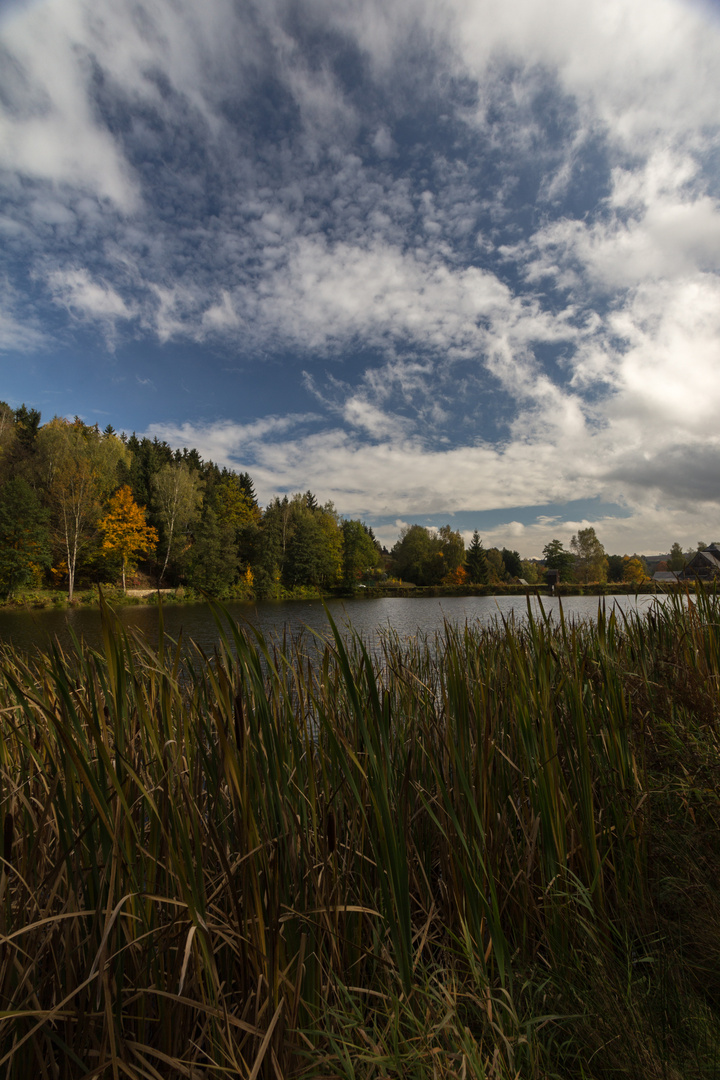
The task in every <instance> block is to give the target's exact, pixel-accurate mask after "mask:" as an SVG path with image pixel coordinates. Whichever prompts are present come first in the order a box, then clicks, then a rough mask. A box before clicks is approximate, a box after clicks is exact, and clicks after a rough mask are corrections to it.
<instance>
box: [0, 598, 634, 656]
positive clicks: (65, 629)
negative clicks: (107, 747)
mask: <svg viewBox="0 0 720 1080" xmlns="http://www.w3.org/2000/svg"><path fill="white" fill-rule="evenodd" d="M655 599H656V598H655V597H652V596H637V597H635V596H606V597H600V598H599V597H596V596H569V597H564V598H563V600H562V608H563V611H564V613H565V617H566V618H568V619H594V618H596V617H597V611H598V603H604V604H605V607H606V610H607V611H608V612H609V611H610V609H611V608H612V607H613V606H614V605H615V606H616V607H617V609H619V610H620V611H636V610H640V611H643V610H647V609H648V608H649V606H650V605H651V604H652V603H653V602H654V600H655ZM531 603H532V605H533V608H534V609H535V610H536V611H538V612H539V605H538V601H537V600H536V599H535V598H533V599H532V600H531ZM542 604H543V607H544V609H545V611H546V612H551V613H552V614H553V615H554V616H555V617H557V616H558V614H559V607H560V601H559V600H558V599H555V598H552V597H543V600H542ZM224 606H225V608H226V610H227V611H228V612H229V613H230V614H231V615H232V617H233V618H234V619H236V620H237V621H238V622H239V623H241V624H245V625H247V624H249V625H251V626H253V627H256V628H257V629H258V630H260V631H261V632H262V633H263V634H265V635H266V636H270V637H272V636H274V635H281V634H282V633H283V631H284V630H285V629H288V630H290V631H291V632H293V633H295V632H297V631H298V630H300V629H301V628H307V629H309V630H311V631H314V632H315V633H319V634H322V635H327V634H328V633H329V624H328V620H327V615H326V611H325V608H324V607H323V605H322V603H321V601H319V600H295V601H271V600H266V601H263V602H260V603H239V602H230V603H227V604H226V605H224ZM327 609H328V610H329V611H330V613H331V615H332V617H333V619H334V620H335V622H336V623H337V624H338V625H339V626H341V627H347V626H348V625H352V627H353V628H354V629H355V630H356V631H358V633H360V634H361V635H362V637H363V639H364V640H365V641H366V642H367V643H368V644H369V645H372V644H373V643H374V642H375V641H376V640H377V638H378V635H379V634H380V633H381V631H382V630H383V629H387V628H388V627H390V628H391V629H392V630H394V631H396V632H397V633H398V634H399V635H400V636H412V635H415V634H417V633H418V632H422V633H427V634H433V633H434V632H435V631H436V630H442V627H443V624H444V622H445V621H446V620H447V621H448V622H450V623H454V624H456V625H460V626H464V625H465V623H466V622H469V623H474V622H480V623H482V624H488V623H491V622H492V621H493V620H495V619H498V618H509V617H511V616H513V615H514V617H515V618H516V619H520V620H522V619H524V618H526V616H527V601H526V599H525V597H523V596H443V597H429V596H428V597H417V598H404V597H399V598H398V597H386V598H381V599H367V600H365V599H360V600H352V599H346V600H330V601H329V602H328V604H327ZM118 615H119V618H120V621H121V623H122V624H123V626H125V627H127V628H128V629H133V630H138V631H141V632H142V633H143V634H145V635H146V636H147V637H148V639H149V640H150V641H152V642H155V641H157V634H158V609H157V607H154V606H150V605H142V606H138V607H120V608H118ZM164 615H165V632H166V633H167V634H168V635H169V636H170V637H172V638H177V637H178V636H179V635H180V633H182V636H183V639H184V640H185V641H191V640H192V641H195V642H196V643H197V644H198V645H200V646H201V647H202V648H203V649H204V650H206V651H210V652H211V651H212V649H213V647H214V645H215V643H216V642H217V640H218V631H217V626H216V623H215V620H214V618H213V614H212V612H211V610H210V608H209V606H208V605H207V604H177V605H173V606H168V607H166V608H165V609H164ZM72 632H74V633H75V634H76V635H77V637H78V638H83V639H84V640H85V641H86V642H87V643H88V644H90V645H91V646H96V647H97V646H99V645H100V641H101V637H100V614H99V611H98V609H97V608H86V609H82V608H72V609H68V610H65V611H58V610H54V609H51V608H39V609H31V610H27V609H25V610H13V609H7V608H6V609H3V610H0V641H6V642H9V643H11V644H12V645H14V646H15V647H16V648H19V649H22V650H32V649H33V648H34V647H35V646H40V647H44V646H46V645H47V644H48V643H49V642H50V641H51V640H52V639H53V638H55V637H57V639H58V640H59V642H60V644H61V645H63V646H68V645H70V643H71V640H72Z"/></svg>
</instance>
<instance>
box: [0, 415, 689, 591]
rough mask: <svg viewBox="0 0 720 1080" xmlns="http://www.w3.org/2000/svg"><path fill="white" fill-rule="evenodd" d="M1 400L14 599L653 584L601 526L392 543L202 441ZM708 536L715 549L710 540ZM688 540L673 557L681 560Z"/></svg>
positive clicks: (8, 567) (671, 565)
mask: <svg viewBox="0 0 720 1080" xmlns="http://www.w3.org/2000/svg"><path fill="white" fill-rule="evenodd" d="M40 421H41V416H40V413H39V412H38V411H37V410H35V409H28V408H26V406H24V405H23V406H22V407H21V408H19V409H16V410H13V409H11V408H10V407H9V406H8V405H7V404H5V403H4V402H0V596H1V597H4V598H7V597H8V596H10V595H12V593H13V592H14V591H15V590H17V589H18V588H21V587H23V586H48V587H53V588H56V589H57V588H65V589H67V593H68V597H69V599H71V600H72V598H73V593H74V592H75V590H76V589H77V588H81V587H88V586H90V585H94V584H96V583H98V582H105V583H115V582H117V581H120V580H121V581H122V584H123V587H125V586H126V585H127V583H128V580H129V579H130V578H131V576H132V574H133V573H134V572H135V571H136V570H137V568H138V566H140V567H141V568H142V571H143V574H144V579H143V582H144V584H145V585H146V586H147V584H148V583H150V585H151V586H153V587H154V586H157V587H168V588H176V587H178V586H180V585H182V586H187V587H189V588H191V589H194V590H198V591H203V592H206V593H209V594H210V595H213V596H233V595H234V596H247V597H260V598H262V597H268V596H281V595H286V594H287V593H288V592H290V593H292V592H293V591H294V592H295V593H297V592H298V590H303V589H306V588H311V589H323V590H328V589H332V588H336V587H342V588H346V589H347V588H352V587H355V586H358V585H362V584H366V585H367V584H371V583H375V582H377V581H378V580H379V579H381V578H387V577H388V576H389V577H391V578H394V579H397V580H399V581H402V582H407V583H410V584H414V585H419V586H427V585H430V586H434V585H445V586H449V587H459V586H464V585H496V584H505V583H508V582H518V581H525V582H527V583H528V584H530V585H535V584H542V583H544V582H545V580H546V574H547V571H548V570H555V571H557V573H558V575H559V580H560V581H577V582H580V583H583V584H587V583H590V582H605V581H611V582H612V581H618V582H619V581H625V582H637V583H640V582H642V581H644V580H646V578H647V577H649V576H650V569H649V567H648V565H647V564H646V563H645V561H644V560H643V559H642V558H641V557H638V556H634V557H628V556H626V555H625V556H621V555H607V554H606V553H605V549H604V547H603V545H602V544H601V542H600V541H599V539H598V537H597V535H596V533H595V530H594V529H593V528H592V527H588V528H586V529H580V530H579V531H578V533H577V535H575V536H573V537H572V540H571V542H570V547H569V549H566V548H565V547H564V546H563V544H562V542H561V541H560V540H552V541H551V542H550V543H549V544H547V545H546V547H545V549H544V551H543V561H542V562H540V561H538V560H529V559H521V557H520V555H519V553H518V552H517V551H513V550H510V549H509V548H502V549H500V548H494V547H493V548H487V549H486V548H484V547H483V544H482V541H481V539H480V537H479V535H478V533H477V532H475V533H474V535H473V538H472V541H471V543H470V545H469V547H468V548H467V550H466V548H465V544H464V541H463V538H462V536H461V534H460V532H458V531H455V530H453V529H451V527H450V526H449V525H444V526H443V527H442V528H440V529H427V528H424V527H423V526H421V525H411V526H408V527H407V528H406V529H405V530H404V531H403V532H402V533H401V535H400V538H399V539H398V541H397V543H396V544H395V546H394V547H393V549H392V551H391V552H387V551H384V550H382V549H381V548H380V545H379V543H378V542H377V540H376V539H375V536H374V535H373V531H372V529H371V528H369V527H368V526H367V525H366V524H365V523H364V522H363V521H361V520H359V519H352V520H348V519H346V518H342V517H341V516H340V515H339V514H338V513H337V511H336V510H335V508H334V506H333V504H332V503H330V502H328V503H325V504H324V505H320V504H319V503H318V501H317V499H316V498H315V496H314V495H313V494H312V492H310V491H307V492H305V493H304V494H295V495H292V496H285V497H284V498H282V499H281V498H275V499H273V500H272V501H271V502H270V503H269V504H268V505H267V506H266V507H264V508H261V507H260V505H259V504H258V500H257V496H256V493H255V488H254V485H253V481H252V479H251V477H250V476H249V474H248V473H246V472H242V473H236V472H233V471H231V470H229V469H226V468H221V467H219V466H218V465H216V464H214V463H213V462H212V461H203V459H202V458H201V456H200V454H199V453H198V451H197V450H196V449H184V450H182V451H180V450H173V449H172V447H170V446H169V445H168V444H167V443H166V442H162V441H159V440H158V439H148V438H138V437H137V436H136V435H135V434H132V435H130V436H127V435H125V434H124V433H122V434H118V433H117V432H116V431H115V430H114V429H113V427H112V426H111V425H108V426H107V427H106V428H105V430H104V431H100V430H99V428H98V426H97V425H94V426H90V425H88V424H85V423H84V422H83V421H82V420H80V419H79V418H78V417H76V418H75V419H74V420H73V421H68V420H65V419H62V418H59V417H54V418H53V419H52V420H51V421H50V422H49V423H47V424H44V425H43V424H41V422H40ZM699 546H705V545H699ZM684 562H685V557H684V555H683V552H682V549H681V548H680V545H679V544H674V545H673V547H672V549H671V554H670V557H669V559H668V562H667V564H663V563H661V564H660V565H659V566H658V567H656V568H658V569H671V570H673V569H681V568H682V566H683V565H684Z"/></svg>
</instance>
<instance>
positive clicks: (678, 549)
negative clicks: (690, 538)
mask: <svg viewBox="0 0 720 1080" xmlns="http://www.w3.org/2000/svg"><path fill="white" fill-rule="evenodd" d="M684 567H685V556H684V554H683V549H682V546H681V545H680V544H678V542H677V541H675V543H674V544H673V546H672V547H671V548H670V558H669V559H668V570H674V571H675V572H676V573H678V572H679V571H680V570H682V569H684Z"/></svg>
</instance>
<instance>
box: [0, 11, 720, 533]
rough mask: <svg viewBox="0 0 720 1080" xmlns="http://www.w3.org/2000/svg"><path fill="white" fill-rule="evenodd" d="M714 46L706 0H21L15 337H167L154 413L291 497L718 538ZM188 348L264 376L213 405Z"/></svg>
mask: <svg viewBox="0 0 720 1080" xmlns="http://www.w3.org/2000/svg"><path fill="white" fill-rule="evenodd" d="M719 46H720V20H718V18H717V16H716V15H715V14H714V9H712V8H711V7H710V6H708V5H702V4H700V3H690V2H686V0H652V3H651V2H650V0H639V2H634V3H631V2H630V0H602V2H600V0H593V2H590V3H587V4H585V5H582V6H578V5H577V4H576V3H571V2H570V0H561V2H557V0H556V2H554V3H552V4H550V3H549V2H544V0H532V2H531V0H513V3H511V4H507V3H504V4H501V3H500V2H499V0H484V2H481V3H472V4H471V3H468V2H465V0H454V2H452V3H445V4H442V5H441V4H439V3H437V2H430V0H398V2H397V3H393V4H392V5H387V4H380V3H379V2H375V0H362V2H353V3H350V2H349V0H347V2H337V0H334V2H333V3H330V2H329V0H327V2H321V0H315V2H313V3H309V2H307V3H303V2H301V3H293V4H290V3H289V2H288V3H284V2H281V0H275V2H267V0H265V2H263V3H257V4H252V3H248V4H246V5H243V6H242V7H241V8H239V7H237V6H236V5H234V4H232V3H230V2H229V0H227V2H226V0H208V2H207V3H206V4H204V5H203V7H202V10H200V9H198V8H197V5H194V4H190V3H188V2H184V0H177V2H176V3H173V4H170V3H168V2H165V0H146V2H144V3H143V4H142V5H137V4H135V3H130V2H129V0H119V2H116V3H113V4H112V5H110V4H109V3H107V2H105V0H101V2H100V3H97V2H96V3H93V4H91V3H89V2H86V0H42V2H39V3H35V4H28V5H26V6H22V5H21V6H16V7H15V8H14V9H11V12H10V14H8V15H6V16H5V17H4V20H3V22H2V23H1V24H0V50H1V52H2V56H1V57H0V61H1V62H0V100H1V101H2V105H0V162H1V163H2V168H1V170H0V185H1V186H2V192H3V197H4V198H3V201H4V205H5V207H6V209H5V211H4V213H3V215H2V216H1V217H0V237H2V245H1V247H2V259H3V268H2V274H3V275H4V279H5V280H6V281H7V283H8V287H7V289H6V290H5V300H4V302H3V309H2V314H1V315H0V348H2V349H3V350H4V355H5V357H6V358H8V362H9V363H10V364H13V362H14V357H16V356H19V355H20V354H21V353H22V354H24V355H32V356H33V358H34V361H33V362H34V363H35V364H41V365H43V370H44V372H45V375H44V377H45V379H46V380H47V385H48V387H50V386H51V385H52V379H53V377H54V376H53V370H54V368H53V364H54V349H58V350H59V349H61V348H62V349H65V350H66V351H67V350H68V349H69V348H72V344H73V342H75V341H77V342H80V341H81V340H82V341H87V340H88V335H89V336H90V337H91V338H92V340H94V341H95V342H96V348H97V361H96V364H97V366H98V367H99V368H102V367H103V365H104V366H105V368H106V369H107V371H108V373H109V374H108V384H109V379H110V373H113V372H114V376H113V377H117V371H118V365H121V364H122V363H125V362H126V360H125V358H126V357H128V356H132V355H133V353H136V354H137V355H138V356H143V357H148V358H149V359H148V360H147V361H146V363H147V366H148V370H147V371H145V370H138V371H136V375H135V379H134V380H131V381H132V382H133V383H134V385H135V386H137V385H138V384H139V383H140V382H142V381H144V380H152V382H153V384H154V385H156V386H158V387H163V395H162V403H161V404H160V405H159V407H160V408H161V409H162V410H164V411H161V412H160V413H159V414H158V415H157V417H156V419H155V422H154V423H153V425H152V428H151V431H152V433H153V434H158V435H159V436H161V437H164V438H167V439H168V440H169V441H171V442H173V443H176V444H179V445H182V444H186V445H190V444H193V445H197V446H198V447H199V448H200V449H201V451H202V452H203V453H205V454H207V455H208V456H211V457H213V458H215V459H217V460H221V461H223V462H224V463H227V464H232V465H234V466H235V467H239V468H247V469H248V470H249V471H250V472H251V473H252V475H253V477H254V478H255V479H256V483H257V486H258V489H259V490H260V492H261V494H262V496H263V498H265V499H267V498H270V497H271V496H272V495H273V494H274V493H276V492H283V491H287V490H296V489H298V488H307V487H308V486H309V487H312V488H313V489H314V490H316V491H317V492H318V494H319V495H320V496H321V497H322V498H324V499H325V498H332V499H333V500H334V501H335V503H336V504H337V505H338V507H339V508H340V509H341V510H342V511H343V512H345V513H352V514H357V513H360V514H365V515H367V516H368V517H372V516H373V515H374V516H375V517H376V518H378V519H380V518H385V517H387V518H393V519H399V518H403V519H410V518H412V517H413V515H415V516H422V515H428V514H433V515H434V514H439V513H447V514H448V515H451V514H454V513H459V512H466V513H467V512H473V511H477V512H481V511H487V510H490V509H496V510H501V511H505V510H506V511H507V521H506V522H505V525H504V526H502V528H504V529H505V532H504V533H503V532H502V531H501V532H498V533H497V536H498V538H501V539H502V540H503V542H505V541H506V540H507V539H510V538H512V537H513V536H515V538H516V542H515V543H514V544H513V545H512V546H518V545H519V546H521V547H523V548H524V551H523V553H524V554H525V553H527V554H538V553H539V550H540V548H541V547H542V544H543V543H545V542H546V541H547V539H549V538H552V536H553V535H557V531H558V530H565V532H566V533H567V532H569V531H572V529H573V526H574V527H578V524H580V525H581V524H582V521H580V522H579V523H578V522H577V521H575V520H573V519H572V517H571V515H570V511H568V516H567V517H566V518H564V519H563V518H561V519H560V520H558V519H557V516H556V515H544V514H543V513H542V511H538V515H537V520H536V522H535V523H534V524H532V525H525V524H522V523H521V522H520V518H521V517H522V515H519V514H518V513H517V512H516V511H517V509H518V508H522V507H542V506H543V505H544V504H551V503H552V504H558V503H563V502H567V503H573V502H577V501H578V500H596V501H598V504H600V503H602V504H603V505H606V504H614V505H616V506H617V507H618V513H617V515H616V516H615V517H612V516H610V517H604V518H603V519H602V523H601V524H602V529H603V530H604V535H603V539H605V540H606V541H607V546H614V547H615V548H617V549H622V550H656V549H660V548H665V549H667V548H669V545H670V543H671V542H672V541H673V540H674V539H679V540H680V541H681V542H682V543H685V544H686V543H690V542H693V541H694V540H696V539H697V537H698V536H703V537H705V539H713V538H715V537H716V536H717V535H720V490H719V489H718V482H717V477H718V468H717V466H718V463H719V460H720V436H718V434H717V423H716V417H717V415H718V411H719V406H720V377H719V376H718V372H719V371H720V365H719V364H718V359H719V357H718V340H719V337H718V331H719V330H720V326H719V325H718V323H719V322H720V303H719V301H720V295H719V291H720V276H719V275H720V243H719V241H720V201H719V191H718V161H719V160H720V159H719V158H718V145H719V128H718V120H717V116H716V112H717V109H716V103H717V100H718V97H719V96H720V67H719V66H718V65H717V55H718V47H719ZM180 350H182V351H183V356H190V357H192V358H194V360H193V361H192V362H193V363H194V365H195V369H196V370H197V371H198V372H199V373H201V376H199V377H202V379H203V380H204V381H205V382H206V383H207V385H208V386H211V385H212V384H213V381H214V380H216V379H219V377H220V372H221V371H222V372H226V371H227V370H228V369H230V368H234V367H237V369H238V371H239V372H241V373H242V374H240V373H239V374H238V377H237V383H236V387H237V389H236V393H234V394H230V395H228V394H227V393H226V392H225V391H223V394H222V397H223V400H222V405H221V406H218V407H216V408H215V409H214V412H213V413H212V415H207V414H204V415H201V414H200V413H199V412H197V411H194V409H193V400H192V398H193V395H192V394H188V393H185V395H184V396H183V394H181V393H180V390H179V389H178V388H179V387H180V385H181V381H182V380H180V379H178V378H177V376H176V364H177V361H176V357H177V355H178V351H180ZM55 366H57V361H55ZM248 372H252V379H253V385H255V384H258V385H259V384H260V383H262V384H263V385H264V398H263V401H262V404H260V402H259V397H258V400H257V401H252V400H250V396H249V393H248V389H247V387H248V384H249V381H250V380H249V378H248V374H247V373H248ZM279 373H282V375H281V377H279ZM76 378H77V387H78V390H77V392H78V394H79V395H81V394H82V393H83V392H84V391H83V382H82V379H81V377H80V374H79V373H78V374H77V375H76ZM218 385H219V384H218ZM227 385H228V383H227V381H226V382H224V383H223V386H227ZM96 392H97V393H99V390H98V391H96ZM26 396H27V397H30V396H31V393H30V389H28V391H27V392H26ZM272 396H275V397H276V399H277V400H276V402H274V403H273V405H272V407H271V408H268V407H267V399H268V397H272ZM85 407H86V408H88V409H91V408H95V407H97V405H96V403H93V402H90V400H89V399H88V402H87V404H86V406H85ZM106 407H107V402H105V404H104V405H103V408H106ZM122 407H123V409H124V412H125V415H126V416H127V417H128V423H130V424H132V423H134V420H133V402H132V400H131V398H130V397H128V398H126V399H123V402H122ZM120 422H123V420H122V419H120ZM599 524H600V523H599ZM498 528H501V527H500V526H498ZM553 530H555V532H553ZM564 538H566V537H564Z"/></svg>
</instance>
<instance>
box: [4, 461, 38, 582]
mask: <svg viewBox="0 0 720 1080" xmlns="http://www.w3.org/2000/svg"><path fill="white" fill-rule="evenodd" d="M49 516H50V515H49V513H48V511H47V510H44V509H43V508H42V507H41V505H40V501H39V499H38V497H37V495H36V494H35V492H34V491H33V489H32V488H31V487H30V485H29V484H28V483H27V481H25V480H21V479H16V480H9V481H8V483H7V484H5V485H4V487H3V489H2V492H1V493H0V595H2V596H3V597H4V598H5V599H7V598H8V597H9V596H12V594H13V592H14V591H15V589H16V588H18V586H20V585H25V584H26V583H28V582H31V581H32V580H33V578H34V577H35V576H36V575H37V572H38V571H39V570H40V569H41V568H43V567H47V566H49V565H50V541H49V534H48V519H49Z"/></svg>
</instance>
